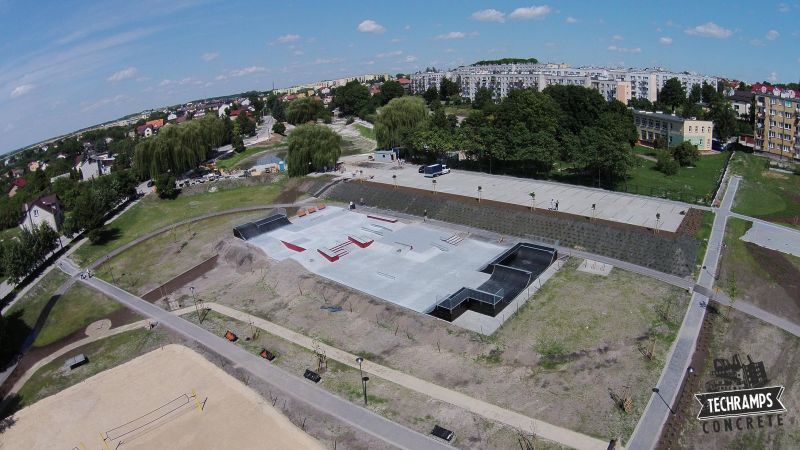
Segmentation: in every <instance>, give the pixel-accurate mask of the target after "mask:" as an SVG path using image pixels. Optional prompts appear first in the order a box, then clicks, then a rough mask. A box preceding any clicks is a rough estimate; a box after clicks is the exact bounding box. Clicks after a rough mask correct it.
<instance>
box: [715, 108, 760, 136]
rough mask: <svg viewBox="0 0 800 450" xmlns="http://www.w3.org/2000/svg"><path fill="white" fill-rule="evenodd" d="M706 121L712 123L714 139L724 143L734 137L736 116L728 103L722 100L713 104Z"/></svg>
mask: <svg viewBox="0 0 800 450" xmlns="http://www.w3.org/2000/svg"><path fill="white" fill-rule="evenodd" d="M751 110H754V109H751ZM708 119H710V120H712V121H713V122H714V137H716V138H717V139H719V140H720V141H723V142H726V141H727V140H728V139H729V138H730V137H731V136H734V135H736V131H737V129H738V124H737V116H736V112H735V111H734V110H733V108H731V104H730V102H728V101H726V100H724V99H722V100H717V101H715V102H713V103H712V104H711V106H710V108H709V111H708Z"/></svg>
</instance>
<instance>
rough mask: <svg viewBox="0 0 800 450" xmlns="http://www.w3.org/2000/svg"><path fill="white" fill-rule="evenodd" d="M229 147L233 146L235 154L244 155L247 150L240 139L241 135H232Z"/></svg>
mask: <svg viewBox="0 0 800 450" xmlns="http://www.w3.org/2000/svg"><path fill="white" fill-rule="evenodd" d="M231 145H232V146H233V151H235V152H236V153H244V151H245V150H247V148H246V147H245V146H244V139H242V135H241V133H234V135H233V139H232V140H231Z"/></svg>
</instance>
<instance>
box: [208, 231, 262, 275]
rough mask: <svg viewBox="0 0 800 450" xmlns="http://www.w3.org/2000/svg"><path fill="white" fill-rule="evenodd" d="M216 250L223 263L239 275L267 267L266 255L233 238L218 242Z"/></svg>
mask: <svg viewBox="0 0 800 450" xmlns="http://www.w3.org/2000/svg"><path fill="white" fill-rule="evenodd" d="M214 249H215V250H216V251H217V253H218V254H219V255H220V257H221V258H222V261H223V263H224V264H227V265H228V266H230V267H232V268H233V269H234V270H236V272H237V273H247V272H253V271H254V270H256V269H260V268H262V267H266V265H267V261H266V256H265V255H264V253H262V252H261V251H260V250H257V249H255V248H253V247H251V246H249V245H247V243H246V242H244V241H241V240H239V239H236V238H233V237H231V238H227V239H222V240H221V241H219V242H217V245H215V246H214Z"/></svg>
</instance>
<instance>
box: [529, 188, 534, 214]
mask: <svg viewBox="0 0 800 450" xmlns="http://www.w3.org/2000/svg"><path fill="white" fill-rule="evenodd" d="M528 195H530V196H531V211H536V192H531V193H529V194H528Z"/></svg>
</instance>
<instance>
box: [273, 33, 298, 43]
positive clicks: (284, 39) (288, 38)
mask: <svg viewBox="0 0 800 450" xmlns="http://www.w3.org/2000/svg"><path fill="white" fill-rule="evenodd" d="M299 39H300V35H299V34H284V35H283V36H280V37H278V42H280V43H281V44H288V43H291V42H297V41H298V40H299Z"/></svg>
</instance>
